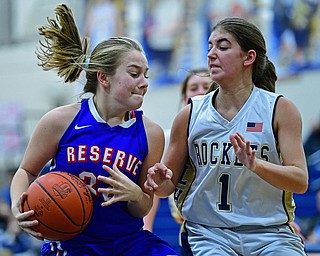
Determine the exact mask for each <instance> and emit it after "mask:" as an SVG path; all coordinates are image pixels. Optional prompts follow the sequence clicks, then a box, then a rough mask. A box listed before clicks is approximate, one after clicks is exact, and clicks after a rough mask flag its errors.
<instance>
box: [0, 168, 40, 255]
mask: <svg viewBox="0 0 320 256" xmlns="http://www.w3.org/2000/svg"><path fill="white" fill-rule="evenodd" d="M15 171H16V169H13V168H8V170H7V171H6V175H7V177H6V179H7V180H6V181H5V182H4V184H6V185H5V186H4V187H2V188H1V191H0V255H1V256H2V255H16V256H18V255H21V256H37V255H39V254H40V246H41V243H40V241H38V240H37V239H35V238H34V237H31V236H30V235H28V234H27V233H25V232H24V231H22V229H21V228H20V227H19V226H18V223H17V221H16V219H15V218H14V217H13V215H12V212H11V209H10V205H11V202H10V195H9V184H10V182H11V178H12V175H13V173H14V172H15Z"/></svg>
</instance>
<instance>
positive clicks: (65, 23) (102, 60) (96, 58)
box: [36, 4, 145, 94]
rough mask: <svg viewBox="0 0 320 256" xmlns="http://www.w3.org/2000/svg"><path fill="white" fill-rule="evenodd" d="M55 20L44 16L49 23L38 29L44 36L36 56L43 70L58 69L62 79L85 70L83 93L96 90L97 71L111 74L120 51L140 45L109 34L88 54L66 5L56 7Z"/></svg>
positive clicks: (120, 57) (73, 77)
mask: <svg viewBox="0 0 320 256" xmlns="http://www.w3.org/2000/svg"><path fill="white" fill-rule="evenodd" d="M55 14H56V19H55V20H54V19H50V18H47V20H48V24H47V25H44V26H42V27H40V28H39V34H40V35H41V36H44V41H40V47H39V48H38V49H37V51H36V55H37V57H38V59H39V60H40V63H39V66H41V67H42V68H43V70H45V71H47V70H52V69H54V70H57V73H58V75H59V76H60V77H62V78H64V81H65V82H74V81H75V80H77V79H78V78H79V76H80V73H81V71H82V70H85V71H86V78H87V81H86V84H85V86H84V93H87V92H91V93H93V94H95V93H96V89H97V83H98V81H97V72H98V71H102V72H104V73H105V74H107V75H114V74H115V72H116V69H117V67H118V66H119V65H120V64H121V62H122V61H124V58H123V54H124V53H127V52H130V51H133V50H137V51H140V52H142V53H143V54H145V53H144V51H143V48H142V46H141V45H140V44H139V43H138V42H137V41H135V40H133V39H130V38H127V37H110V38H108V39H107V40H105V41H102V42H101V43H99V44H98V45H97V46H96V47H95V48H94V49H93V51H92V53H91V56H89V48H90V39H89V38H88V37H85V38H84V39H83V41H81V37H80V34H79V31H78V28H77V25H76V23H75V20H74V17H73V14H72V11H71V9H70V8H68V7H67V6H66V5H65V4H61V5H58V6H57V7H56V8H55Z"/></svg>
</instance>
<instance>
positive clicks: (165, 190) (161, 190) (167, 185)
mask: <svg viewBox="0 0 320 256" xmlns="http://www.w3.org/2000/svg"><path fill="white" fill-rule="evenodd" d="M175 187H176V186H175V185H174V184H173V182H172V180H166V181H164V182H163V183H162V184H161V185H160V186H158V187H157V188H156V189H155V190H154V193H155V195H157V196H158V197H160V198H166V197H168V196H170V195H171V194H172V193H173V192H174V190H175Z"/></svg>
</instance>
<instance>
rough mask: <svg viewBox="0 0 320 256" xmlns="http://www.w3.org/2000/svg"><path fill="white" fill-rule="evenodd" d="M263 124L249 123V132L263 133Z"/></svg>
mask: <svg viewBox="0 0 320 256" xmlns="http://www.w3.org/2000/svg"><path fill="white" fill-rule="evenodd" d="M262 126H263V123H254V122H248V123H247V129H246V131H247V132H262Z"/></svg>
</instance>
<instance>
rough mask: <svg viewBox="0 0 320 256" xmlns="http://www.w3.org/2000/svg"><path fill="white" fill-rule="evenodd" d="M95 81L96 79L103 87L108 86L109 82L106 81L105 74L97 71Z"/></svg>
mask: <svg viewBox="0 0 320 256" xmlns="http://www.w3.org/2000/svg"><path fill="white" fill-rule="evenodd" d="M97 79H98V81H99V83H100V84H102V85H103V86H109V80H108V76H107V74H106V73H103V72H101V71H98V72H97Z"/></svg>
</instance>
